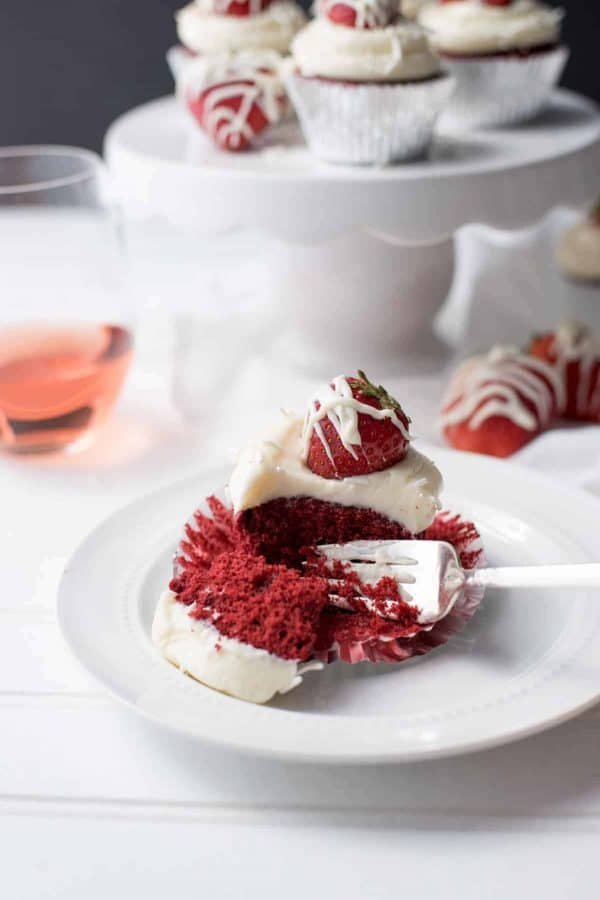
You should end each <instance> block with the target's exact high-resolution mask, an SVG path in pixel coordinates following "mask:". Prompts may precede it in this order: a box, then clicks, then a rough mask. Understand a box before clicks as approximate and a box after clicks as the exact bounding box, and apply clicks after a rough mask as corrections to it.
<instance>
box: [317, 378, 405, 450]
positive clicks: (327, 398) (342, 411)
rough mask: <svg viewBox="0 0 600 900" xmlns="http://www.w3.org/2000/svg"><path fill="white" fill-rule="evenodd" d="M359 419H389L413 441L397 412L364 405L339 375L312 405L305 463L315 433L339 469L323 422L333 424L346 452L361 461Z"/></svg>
mask: <svg viewBox="0 0 600 900" xmlns="http://www.w3.org/2000/svg"><path fill="white" fill-rule="evenodd" d="M359 415H365V416H370V417H371V418H372V419H376V420H377V421H380V422H381V421H383V420H384V419H388V420H389V421H390V422H391V423H392V425H394V426H395V427H396V428H397V429H398V431H399V432H400V434H401V435H402V437H403V438H404V440H406V441H410V440H411V436H410V434H409V432H408V429H407V428H406V426H405V425H404V422H402V420H401V419H400V418H399V416H398V414H397V413H396V411H395V410H394V409H387V408H385V409H377V408H376V407H374V406H370V405H369V404H368V403H361V402H360V400H357V399H356V397H354V395H353V394H352V388H351V386H350V385H349V383H348V381H347V380H346V378H344V377H343V375H339V376H338V377H337V378H334V379H333V381H332V382H331V384H326V385H323V387H322V388H320V390H319V392H318V393H317V396H316V397H314V399H313V400H312V401H311V404H310V406H309V409H308V412H307V414H306V419H305V421H304V428H303V431H302V459H303V460H304V461H306V460H307V459H308V452H309V448H310V440H311V437H312V434H313V431H314V433H315V434H316V435H317V437H318V438H319V440H320V441H321V443H322V445H323V448H324V450H325V453H326V454H327V458H328V459H329V461H330V463H331V464H332V465H334V466H335V463H334V460H333V454H332V452H331V447H330V446H329V443H328V441H327V438H326V437H325V433H324V431H323V428H322V426H321V422H322V421H323V419H328V420H329V422H331V424H332V425H333V427H334V428H335V430H336V432H337V435H338V437H339V439H340V441H341V443H342V446H343V447H344V450H346V451H347V452H348V453H349V454H350V456H352V458H353V459H358V453H357V452H356V449H355V448H356V447H360V446H361V444H362V437H361V434H360V430H359V427H358V417H359Z"/></svg>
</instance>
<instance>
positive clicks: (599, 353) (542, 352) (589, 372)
mask: <svg viewBox="0 0 600 900" xmlns="http://www.w3.org/2000/svg"><path fill="white" fill-rule="evenodd" d="M529 353H530V354H531V355H532V356H534V357H536V358H537V359H542V360H544V361H545V362H547V363H549V364H550V365H551V366H553V367H554V368H555V370H556V372H557V374H558V377H559V378H560V379H561V381H562V382H563V385H564V390H565V403H564V408H563V410H562V412H563V415H564V417H565V418H566V419H573V420H575V421H584V422H596V423H597V424H600V335H598V334H594V333H593V332H592V331H591V330H590V329H589V328H586V326H584V325H578V324H576V323H565V324H563V325H561V326H560V327H559V328H557V329H556V331H551V332H547V333H546V334H541V335H537V336H535V337H534V338H533V339H532V341H531V343H530V345H529Z"/></svg>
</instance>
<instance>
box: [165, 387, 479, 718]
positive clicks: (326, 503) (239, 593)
mask: <svg viewBox="0 0 600 900" xmlns="http://www.w3.org/2000/svg"><path fill="white" fill-rule="evenodd" d="M441 486H442V479H441V475H440V473H439V471H438V470H437V468H436V467H435V465H434V464H433V463H432V462H431V461H430V460H428V459H427V458H426V457H425V456H423V455H422V454H420V453H419V452H418V451H417V450H415V448H414V447H413V446H412V441H411V435H410V422H409V419H408V417H407V416H406V415H405V413H404V411H403V410H402V408H401V407H400V404H399V403H397V401H396V400H395V399H394V398H393V397H391V395H390V394H389V393H388V392H387V391H386V390H385V389H384V388H383V387H381V386H380V385H376V384H374V383H372V382H371V381H370V380H369V379H368V378H367V376H366V375H365V374H364V372H359V374H358V376H356V377H354V378H352V377H350V378H348V377H343V376H340V377H338V378H335V379H333V381H332V382H331V383H329V384H327V385H324V386H323V387H322V388H321V389H320V390H319V391H318V392H317V394H316V395H315V397H313V399H312V400H311V403H310V405H309V409H308V412H307V414H306V416H304V417H303V418H302V417H299V416H295V415H293V414H291V413H284V414H282V416H281V418H280V420H279V421H278V422H277V423H276V425H275V426H273V427H272V428H270V429H268V430H267V431H266V433H265V434H263V435H261V436H260V437H259V438H257V439H256V440H254V441H252V442H251V443H250V445H249V446H248V447H247V448H245V449H244V450H243V451H242V452H241V454H240V457H239V460H238V463H237V465H236V467H235V469H234V471H233V473H232V476H231V478H230V481H229V485H228V487H227V496H228V503H227V504H225V503H223V502H222V501H220V500H217V499H216V498H214V497H213V498H209V500H208V501H207V503H208V509H207V510H206V509H205V510H198V511H197V512H196V513H195V515H194V517H193V519H192V521H190V522H189V523H188V524H187V525H186V528H185V535H184V538H183V540H182V541H181V544H180V547H179V552H178V555H177V560H176V566H175V575H174V578H173V580H172V582H171V584H170V585H169V591H168V592H167V593H165V594H164V595H163V597H162V598H161V601H160V604H159V607H158V610H157V613H156V617H155V622H154V629H153V638H154V642H155V644H156V645H157V646H158V648H159V649H160V651H161V652H162V654H163V655H164V656H165V657H166V658H167V659H168V660H169V661H170V662H172V663H173V664H174V665H177V666H179V667H180V668H182V669H183V671H185V672H187V673H188V674H190V675H191V676H193V677H194V678H196V679H197V680H198V681H201V682H203V683H205V684H208V685H209V686H211V687H213V688H216V689H217V690H220V691H223V692H225V693H229V694H232V695H233V696H235V697H239V698H242V699H245V700H250V701H253V702H257V703H262V702H266V701H267V700H269V699H270V698H271V697H273V696H274V695H275V694H276V693H285V692H286V691H288V690H291V689H292V688H293V687H295V686H297V685H298V684H299V683H300V681H301V679H302V676H303V674H304V673H305V672H306V671H308V670H309V669H310V668H313V667H314V665H315V664H317V665H318V664H320V663H322V662H333V661H335V660H341V661H343V662H348V663H353V662H361V661H365V660H371V661H395V662H400V661H402V660H404V659H407V658H409V657H410V656H411V655H414V654H422V653H427V652H429V650H431V649H433V648H434V647H437V646H439V645H440V644H442V643H444V642H445V641H447V640H448V638H449V637H450V636H451V635H452V634H454V633H455V632H456V631H457V630H458V629H459V628H461V627H462V626H463V625H464V624H465V622H466V621H467V620H468V619H469V618H470V616H471V615H472V614H473V612H474V611H475V609H476V607H477V604H478V602H479V600H480V599H481V597H479V598H475V597H473V596H470V597H466V598H465V599H464V602H462V603H461V604H459V607H458V608H454V609H453V610H452V611H451V613H450V614H446V613H448V610H446V609H444V610H442V609H439V610H437V611H436V609H434V605H435V603H434V602H433V601H432V605H430V606H429V607H428V608H426V609H419V608H417V607H416V606H415V605H414V603H412V602H411V600H410V597H409V596H405V595H404V594H403V593H402V592H401V590H400V589H399V587H398V585H396V584H395V582H394V581H393V580H392V579H390V578H386V577H385V576H384V577H383V578H380V579H379V580H376V581H375V583H368V584H364V583H363V582H362V581H360V579H358V578H357V577H356V575H355V574H354V573H352V572H349V571H346V570H344V569H343V568H341V569H340V568H339V567H338V568H337V569H336V571H335V573H332V571H331V569H330V568H329V564H328V563H327V561H326V560H325V558H324V557H323V555H322V554H321V552H320V549H319V548H320V545H322V544H337V543H347V542H350V541H355V540H379V539H393V540H402V539H406V538H414V537H415V536H416V537H423V538H430V539H434V540H448V541H450V542H451V543H452V544H453V546H455V547H456V549H457V551H458V552H459V554H460V555H461V561H462V563H463V565H465V566H466V567H471V566H472V565H475V564H477V561H478V559H479V556H480V554H481V546H480V542H479V536H478V534H477V532H476V530H475V528H474V526H472V525H471V524H470V523H468V522H463V521H462V520H461V519H459V518H457V517H452V516H449V515H447V514H443V513H440V512H439V509H440V503H439V492H440V490H441ZM334 576H335V578H336V585H335V586H332V583H331V578H332V577H334ZM364 598H367V599H368V602H365V599H364ZM341 601H343V602H341Z"/></svg>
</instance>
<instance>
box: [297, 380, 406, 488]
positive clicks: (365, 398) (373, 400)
mask: <svg viewBox="0 0 600 900" xmlns="http://www.w3.org/2000/svg"><path fill="white" fill-rule="evenodd" d="M409 425H410V419H409V418H408V417H407V416H406V414H405V413H404V411H403V409H402V407H401V406H400V404H399V403H398V401H397V400H395V399H394V398H393V397H392V396H390V394H388V392H387V391H386V389H385V388H384V387H383V386H382V385H375V384H373V382H371V381H370V380H369V379H368V378H367V376H366V375H365V373H364V372H362V371H360V370H359V372H358V377H356V378H352V377H350V378H346V377H344V376H340V377H338V378H334V380H333V381H332V382H331V384H329V385H327V386H325V387H324V388H323V389H322V390H321V391H320V392H319V393H318V395H317V396H316V397H315V398H314V400H313V401H312V402H311V405H310V408H309V410H308V413H307V416H306V421H305V426H304V458H305V461H306V463H307V465H308V467H309V468H310V469H311V470H312V471H313V472H314V473H315V474H316V475H320V476H321V477H322V478H337V479H340V478H347V477H349V476H354V475H369V474H370V473H372V472H379V471H381V470H383V469H387V468H389V467H390V466H393V465H395V464H396V463H398V462H400V461H401V460H402V459H404V457H405V456H406V452H407V449H408V445H409V442H410V434H409Z"/></svg>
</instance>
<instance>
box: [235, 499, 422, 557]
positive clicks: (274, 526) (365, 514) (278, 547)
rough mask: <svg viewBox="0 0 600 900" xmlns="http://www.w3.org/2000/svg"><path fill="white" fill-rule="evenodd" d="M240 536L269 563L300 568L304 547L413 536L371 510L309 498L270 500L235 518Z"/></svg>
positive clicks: (304, 555) (400, 538) (305, 549)
mask: <svg viewBox="0 0 600 900" xmlns="http://www.w3.org/2000/svg"><path fill="white" fill-rule="evenodd" d="M238 527H239V529H240V531H241V533H242V534H245V535H247V536H248V537H249V538H250V540H251V541H252V543H253V545H254V547H255V549H256V551H257V552H258V553H261V554H262V555H263V556H264V557H265V558H266V559H267V560H268V561H269V562H278V563H279V562H281V563H286V564H287V565H290V566H294V567H299V566H300V565H301V564H302V563H303V562H304V561H305V559H306V556H307V548H310V547H314V546H315V545H316V544H346V543H348V542H349V541H356V540H364V541H378V540H402V539H404V540H406V539H408V538H412V535H411V534H410V533H409V532H408V531H407V530H406V529H405V528H403V527H402V525H399V524H398V523H397V522H392V520H391V519H388V518H386V517H385V516H382V515H379V513H376V512H374V511H373V510H372V509H363V508H360V507H356V506H341V505H339V504H337V503H326V502H325V501H323V500H313V499H312V498H310V497H293V498H291V499H278V500H271V501H270V502H269V503H264V504H262V505H261V506H257V507H255V508H254V509H249V510H246V511H245V512H243V513H241V514H240V516H239V518H238Z"/></svg>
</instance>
